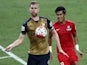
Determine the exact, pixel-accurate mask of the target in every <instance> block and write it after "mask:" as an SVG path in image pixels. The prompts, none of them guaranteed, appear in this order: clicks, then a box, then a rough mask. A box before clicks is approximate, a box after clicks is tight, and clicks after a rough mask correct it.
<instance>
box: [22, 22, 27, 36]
mask: <svg viewBox="0 0 87 65" xmlns="http://www.w3.org/2000/svg"><path fill="white" fill-rule="evenodd" d="M26 32H27V23H26V22H25V23H24V24H23V25H22V26H21V33H22V34H24V35H25V34H26Z"/></svg>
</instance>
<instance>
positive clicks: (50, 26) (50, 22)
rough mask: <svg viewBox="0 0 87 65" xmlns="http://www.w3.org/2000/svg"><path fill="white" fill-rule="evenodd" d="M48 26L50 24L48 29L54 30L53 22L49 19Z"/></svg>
mask: <svg viewBox="0 0 87 65" xmlns="http://www.w3.org/2000/svg"><path fill="white" fill-rule="evenodd" d="M47 24H48V29H50V30H52V29H53V25H52V21H50V20H49V19H47Z"/></svg>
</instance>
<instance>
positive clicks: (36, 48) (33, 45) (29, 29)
mask: <svg viewBox="0 0 87 65" xmlns="http://www.w3.org/2000/svg"><path fill="white" fill-rule="evenodd" d="M43 23H44V24H45V28H46V29H53V27H52V24H51V21H50V20H48V19H47V18H44V17H40V19H39V20H38V21H34V20H33V19H32V18H29V19H28V20H27V21H26V22H25V23H24V24H23V26H22V34H26V33H27V35H28V38H29V40H30V49H29V51H28V52H29V54H33V55H43V54H47V53H48V52H49V44H48V37H47V36H45V37H44V38H38V37H37V36H36V35H35V30H36V28H37V27H39V26H41V25H42V24H43Z"/></svg>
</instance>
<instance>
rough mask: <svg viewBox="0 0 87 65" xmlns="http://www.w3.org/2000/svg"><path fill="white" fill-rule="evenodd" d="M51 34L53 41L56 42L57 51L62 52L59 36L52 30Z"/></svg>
mask: <svg viewBox="0 0 87 65" xmlns="http://www.w3.org/2000/svg"><path fill="white" fill-rule="evenodd" d="M53 33H54V34H53V36H54V39H55V40H56V43H57V47H58V49H59V50H62V48H61V45H60V40H59V36H58V34H57V32H56V31H55V30H54V32H53Z"/></svg>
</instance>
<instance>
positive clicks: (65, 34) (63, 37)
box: [49, 6, 83, 65]
mask: <svg viewBox="0 0 87 65" xmlns="http://www.w3.org/2000/svg"><path fill="white" fill-rule="evenodd" d="M55 13H56V15H57V18H58V20H57V21H56V22H55V23H54V25H53V26H54V28H55V30H56V31H57V33H58V35H59V38H60V43H61V46H62V48H63V50H64V51H65V52H66V53H67V54H68V56H69V57H66V56H65V55H63V54H61V53H60V52H59V51H58V48H57V53H58V59H59V62H60V65H79V63H78V57H77V55H76V52H75V50H76V51H77V52H78V54H80V55H81V56H82V55H83V53H82V52H81V51H80V50H79V45H78V39H77V34H76V27H75V24H74V23H73V22H72V21H70V20H66V19H65V15H66V10H65V8H64V7H62V6H60V7H57V8H56V10H55ZM49 33H50V35H49V41H50V42H49V43H50V44H51V41H52V32H51V31H50V32H49ZM74 47H75V49H74Z"/></svg>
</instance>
